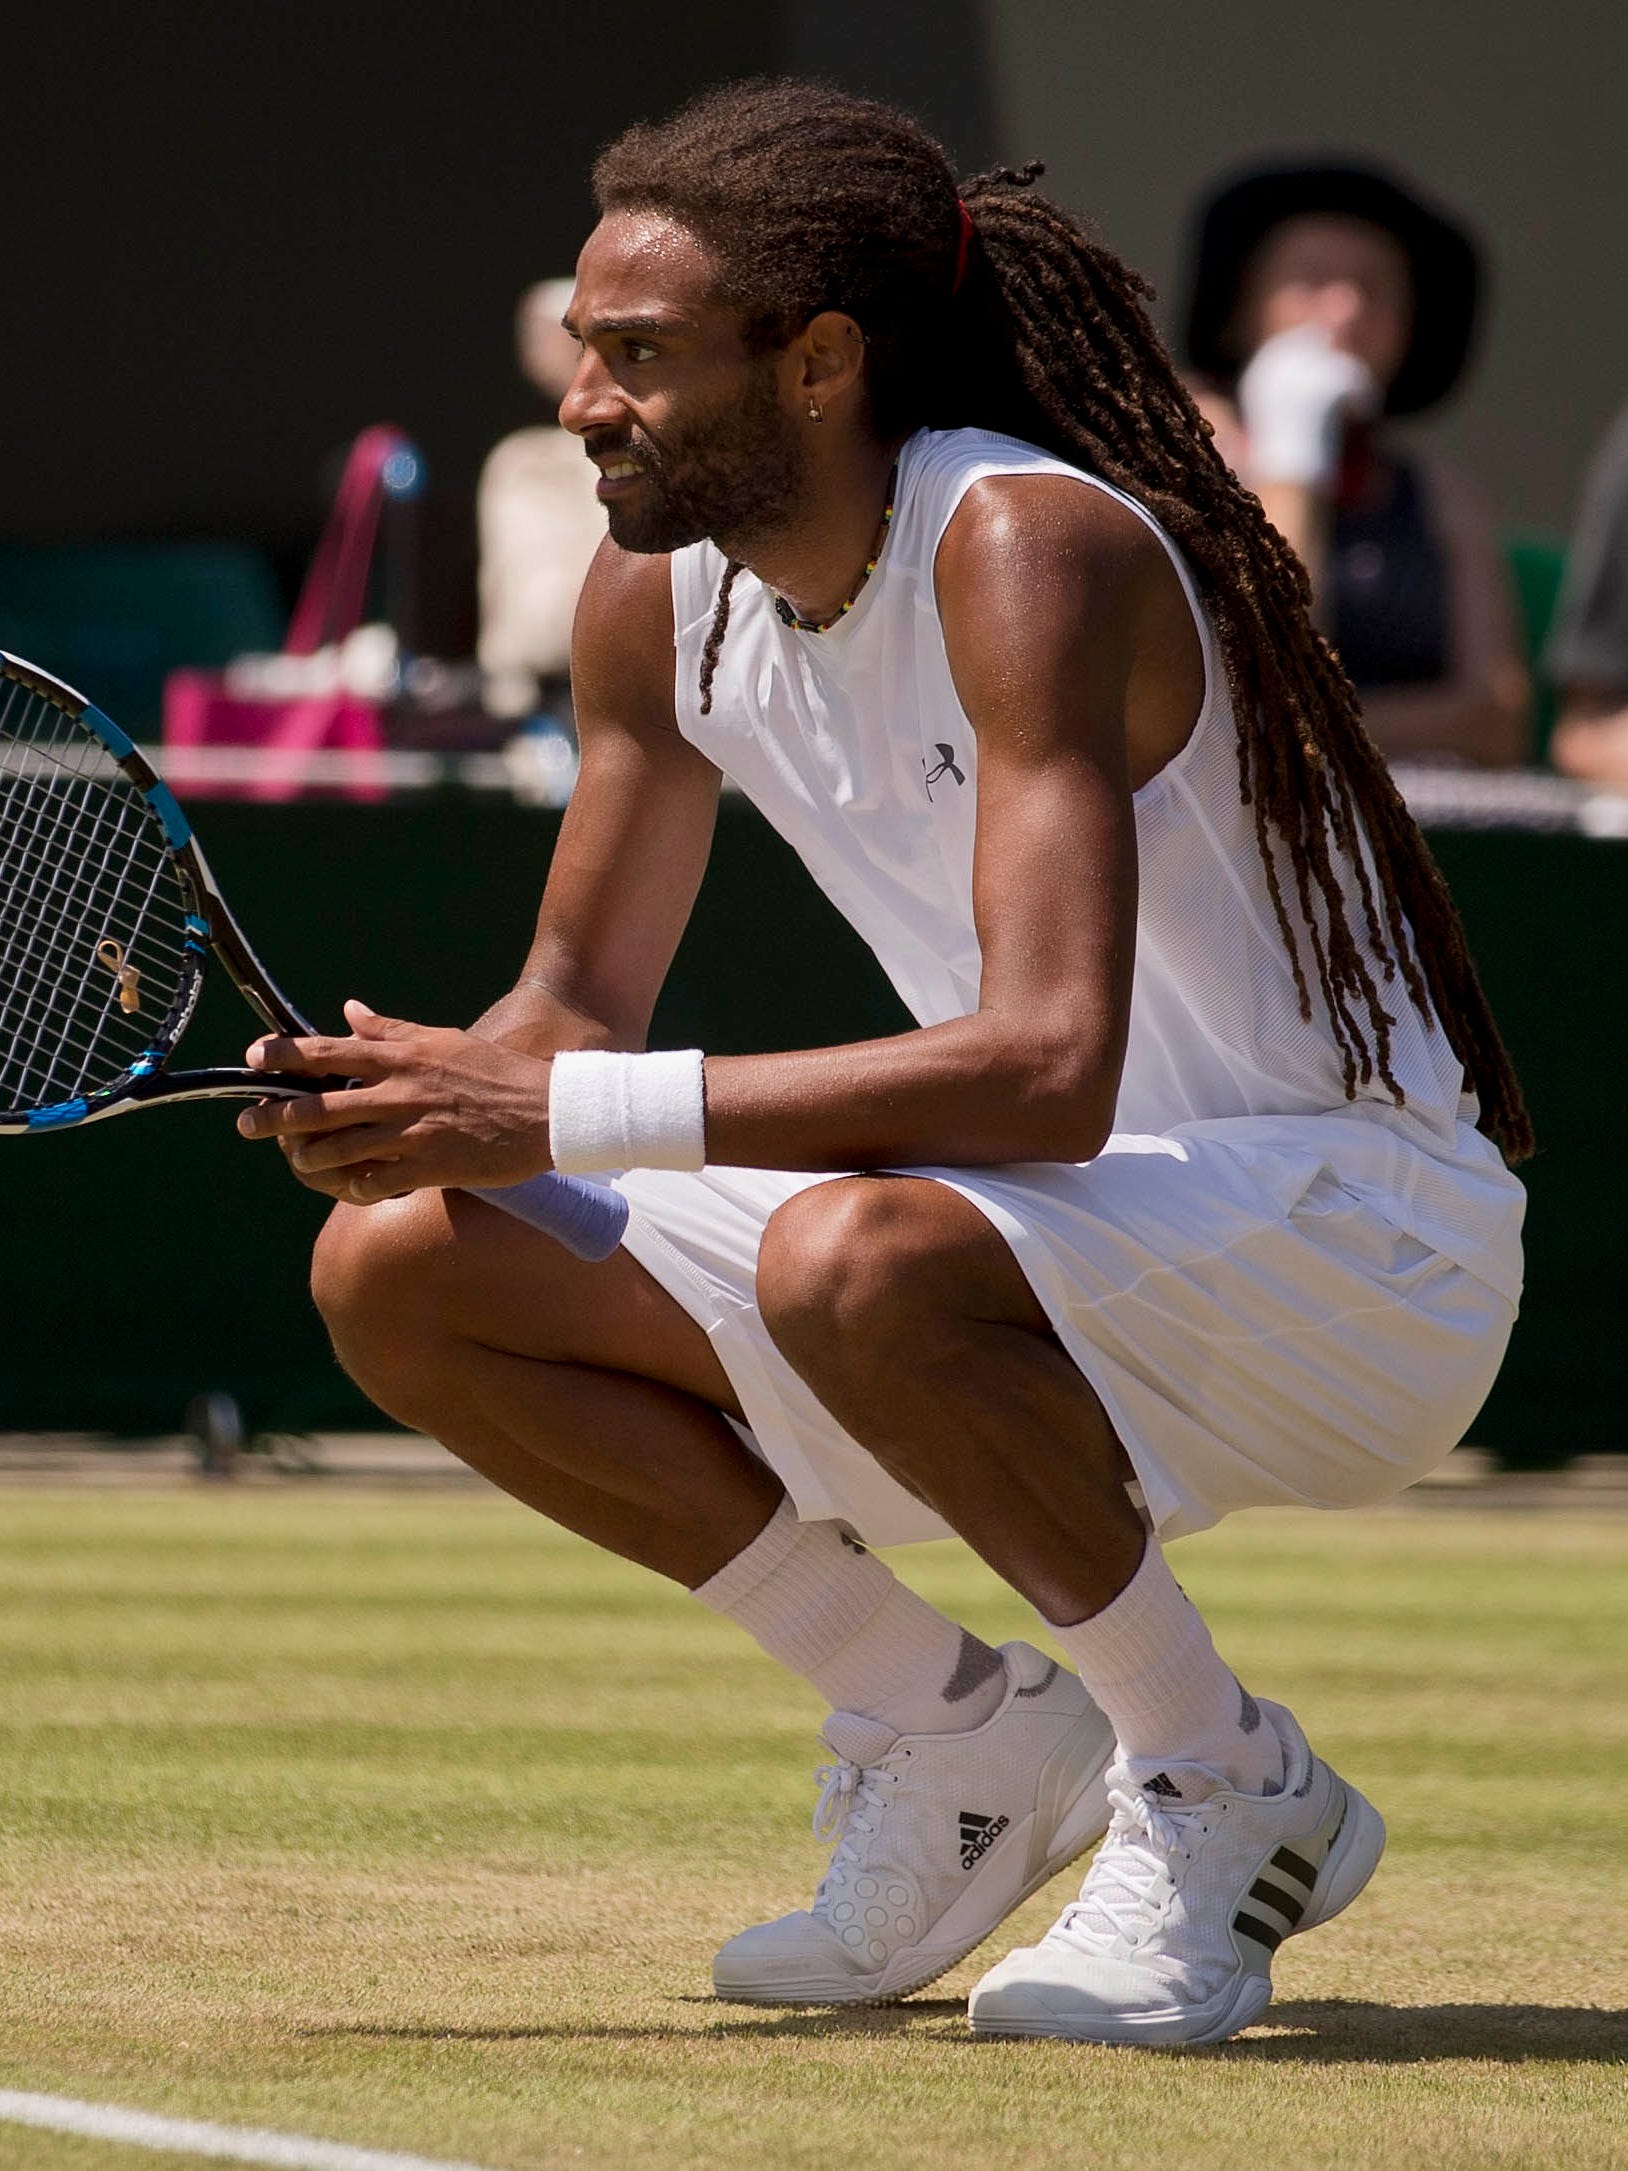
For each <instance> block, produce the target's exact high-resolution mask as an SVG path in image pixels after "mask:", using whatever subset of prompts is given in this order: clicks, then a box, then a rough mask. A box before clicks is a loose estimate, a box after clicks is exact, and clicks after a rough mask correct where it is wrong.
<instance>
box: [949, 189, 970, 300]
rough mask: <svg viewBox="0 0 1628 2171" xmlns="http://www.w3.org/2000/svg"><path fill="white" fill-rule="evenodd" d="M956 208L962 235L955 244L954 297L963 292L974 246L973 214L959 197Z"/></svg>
mask: <svg viewBox="0 0 1628 2171" xmlns="http://www.w3.org/2000/svg"><path fill="white" fill-rule="evenodd" d="M955 208H956V210H957V211H958V212H959V214H960V217H961V233H960V238H959V239H958V240H957V242H956V244H955V277H954V279H952V280H951V282H950V293H951V296H952V297H953V296H955V295H957V294H959V293H960V291H961V282H962V280H963V279H964V278H965V277H966V275H967V251H968V249H970V248H971V246H972V213H971V212H970V211H969V210H968V209H967V207H966V205H965V204H964V203H963V202H962V201H961V199H960V197H959V196H957V198H956V199H955Z"/></svg>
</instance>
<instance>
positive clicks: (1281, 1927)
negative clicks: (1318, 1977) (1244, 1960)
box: [1232, 1847, 1317, 1952]
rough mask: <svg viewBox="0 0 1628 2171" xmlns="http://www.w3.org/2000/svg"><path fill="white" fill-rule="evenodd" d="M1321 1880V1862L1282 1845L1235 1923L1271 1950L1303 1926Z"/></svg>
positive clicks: (1243, 1933) (1257, 1880) (1250, 1894)
mask: <svg viewBox="0 0 1628 2171" xmlns="http://www.w3.org/2000/svg"><path fill="white" fill-rule="evenodd" d="M1316 1883H1317V1865H1316V1864H1315V1863H1314V1862H1308V1861H1307V1860H1306V1857H1305V1856H1304V1855H1303V1854H1296V1852H1295V1851H1294V1849H1293V1848H1292V1847H1279V1848H1278V1849H1277V1851H1276V1853H1274V1854H1273V1855H1272V1856H1271V1857H1270V1858H1269V1860H1268V1861H1267V1862H1266V1863H1265V1864H1264V1865H1263V1867H1262V1869H1261V1873H1260V1875H1259V1876H1258V1877H1257V1878H1256V1879H1255V1882H1254V1883H1253V1884H1252V1885H1251V1886H1250V1888H1249V1890H1248V1892H1247V1893H1246V1894H1245V1896H1244V1900H1243V1902H1242V1904H1241V1905H1240V1907H1239V1909H1238V1912H1237V1913H1236V1914H1235V1915H1234V1916H1233V1918H1232V1926H1233V1928H1234V1929H1235V1930H1237V1931H1238V1932H1239V1934H1240V1935H1241V1936H1243V1937H1248V1938H1253V1939H1254V1941H1255V1943H1256V1944H1257V1945H1263V1946H1264V1947H1265V1948H1266V1950H1267V1951H1268V1952H1276V1951H1277V1949H1278V1947H1279V1945H1281V1944H1282V1942H1283V1940H1284V1939H1285V1938H1286V1937H1288V1936H1289V1935H1290V1934H1291V1933H1292V1932H1293V1931H1294V1930H1296V1929H1298V1928H1299V1926H1300V1918H1301V1916H1302V1915H1303V1914H1304V1913H1305V1912H1306V1908H1307V1905H1308V1903H1309V1902H1310V1900H1311V1896H1312V1891H1313V1888H1314V1887H1315V1885H1316Z"/></svg>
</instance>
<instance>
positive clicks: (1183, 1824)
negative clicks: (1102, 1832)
mask: <svg viewBox="0 0 1628 2171" xmlns="http://www.w3.org/2000/svg"><path fill="white" fill-rule="evenodd" d="M1108 1799H1109V1801H1110V1802H1111V1803H1112V1805H1113V1812H1114V1814H1113V1821H1112V1823H1110V1825H1109V1826H1108V1836H1107V1838H1106V1839H1105V1840H1104V1841H1103V1844H1102V1847H1101V1849H1100V1851H1099V1852H1098V1854H1097V1858H1096V1860H1095V1861H1094V1862H1093V1863H1092V1865H1091V1868H1090V1870H1089V1872H1088V1873H1087V1875H1086V1880H1085V1883H1084V1884H1083V1885H1082V1886H1081V1888H1080V1896H1079V1898H1078V1900H1076V1902H1075V1903H1074V1905H1073V1906H1072V1907H1070V1908H1068V1909H1066V1910H1065V1912H1064V1914H1063V1917H1062V1920H1061V1921H1060V1922H1058V1923H1057V1924H1056V1925H1055V1927H1054V1928H1053V1929H1052V1931H1051V1932H1050V1934H1051V1935H1052V1936H1053V1937H1062V1938H1065V1939H1066V1940H1067V1941H1068V1942H1069V1943H1070V1944H1074V1945H1078V1946H1080V1947H1081V1948H1082V1949H1083V1950H1084V1951H1086V1952H1092V1953H1096V1952H1102V1951H1105V1950H1106V1949H1107V1947H1108V1946H1110V1945H1111V1944H1112V1943H1113V1941H1114V1940H1115V1938H1117V1937H1120V1936H1122V1935H1123V1934H1124V1933H1125V1932H1126V1931H1127V1930H1131V1929H1134V1928H1135V1926H1136V1923H1137V1921H1138V1919H1139V1918H1140V1916H1141V1915H1142V1913H1143V1911H1144V1909H1145V1908H1146V1905H1147V1899H1148V1893H1149V1889H1150V1887H1151V1886H1152V1885H1153V1883H1154V1881H1155V1880H1156V1879H1157V1878H1158V1877H1159V1876H1161V1875H1162V1874H1163V1873H1164V1870H1165V1867H1166V1864H1167V1862H1168V1860H1169V1858H1170V1856H1171V1855H1173V1854H1181V1853H1184V1852H1186V1850H1187V1841H1188V1835H1189V1833H1190V1832H1191V1831H1192V1829H1193V1828H1194V1826H1197V1825H1202V1823H1203V1820H1204V1814H1205V1812H1204V1807H1203V1805H1202V1803H1201V1804H1198V1805H1197V1806H1195V1807H1193V1808H1191V1809H1180V1808H1172V1807H1171V1806H1170V1805H1169V1804H1168V1803H1160V1802H1158V1801H1155V1800H1154V1798H1153V1797H1152V1796H1151V1795H1148V1794H1144V1793H1142V1791H1141V1790H1140V1789H1139V1788H1138V1789H1137V1790H1136V1791H1134V1792H1132V1791H1131V1790H1129V1789H1128V1788H1124V1787H1110V1788H1109V1789H1108Z"/></svg>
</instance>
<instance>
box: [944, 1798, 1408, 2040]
mask: <svg viewBox="0 0 1628 2171" xmlns="http://www.w3.org/2000/svg"><path fill="white" fill-rule="evenodd" d="M1340 1785H1341V1786H1342V1787H1343V1788H1344V1791H1345V1813H1344V1815H1343V1816H1342V1818H1341V1819H1340V1828H1339V1831H1338V1832H1337V1834H1336V1835H1335V1839H1334V1843H1333V1845H1332V1846H1331V1847H1330V1848H1329V1851H1328V1856H1327V1859H1326V1860H1325V1861H1324V1863H1323V1867H1322V1869H1321V1871H1320V1872H1319V1873H1318V1878H1317V1882H1316V1883H1315V1884H1314V1885H1313V1887H1312V1891H1311V1898H1310V1900H1309V1901H1308V1902H1307V1906H1306V1912H1305V1914H1304V1915H1303V1916H1302V1917H1301V1920H1300V1923H1299V1925H1298V1927H1297V1928H1296V1929H1295V1930H1294V1931H1292V1932H1291V1933H1289V1934H1290V1935H1292V1936H1296V1937H1298V1936H1300V1935H1302V1934H1303V1933H1304V1932H1305V1931H1307V1930H1315V1929H1317V1928H1319V1927H1320V1926H1321V1925H1322V1924H1323V1923H1325V1922H1329V1921H1332V1920H1333V1918H1334V1916H1336V1915H1338V1914H1340V1913H1342V1912H1343V1910H1344V1909H1346V1908H1347V1907H1349V1906H1350V1905H1351V1902H1352V1901H1353V1900H1354V1899H1355V1898H1356V1897H1357V1895H1358V1894H1359V1893H1360V1892H1361V1891H1362V1889H1363V1887H1364V1886H1365V1885H1366V1884H1367V1882H1368V1880H1369V1878H1370V1877H1372V1876H1373V1874H1374V1871H1375V1870H1376V1869H1377V1868H1378V1867H1379V1858H1380V1856H1381V1855H1382V1854H1383V1853H1384V1851H1385V1820H1384V1818H1383V1817H1382V1816H1381V1815H1380V1814H1379V1811H1378V1810H1377V1809H1376V1808H1375V1807H1374V1805H1373V1803H1372V1802H1370V1801H1369V1800H1368V1799H1367V1797H1366V1796H1365V1795H1362V1794H1359V1793H1358V1792H1357V1790H1356V1788H1355V1787H1353V1786H1349V1785H1347V1783H1346V1782H1345V1781H1344V1780H1343V1779H1342V1780H1341V1781H1340ZM1023 1997H1024V1992H1023V1990H1022V1988H1021V1987H1019V1986H1014V1987H1013V1990H1011V1991H1005V1990H999V1991H994V1992H992V1993H990V1997H989V2000H988V2002H987V2003H986V2006H985V2009H984V2010H983V2011H982V2012H979V2011H977V2010H975V2009H972V2008H969V2010H968V2014H967V2021H968V2025H969V2026H970V2028H971V2030H972V2033H973V2034H974V2035H1016V2036H1049V2037H1052V2038H1060V2039H1061V2040H1063V2041H1065V2042H1070V2043H1119V2044H1123V2043H1141V2044H1145V2045H1146V2046H1147V2047H1149V2048H1150V2049H1152V2048H1157V2047H1159V2046H1161V2045H1162V2046H1165V2047H1174V2048H1181V2047H1183V2046H1196V2045H1199V2044H1203V2043H1224V2042H1225V2041H1226V2040H1227V2038H1228V2037H1229V2036H1234V2035H1237V2034H1238V2033H1239V2032H1240V2031H1241V2030H1242V2029H1244V2028H1247V2027H1250V2026H1252V2025H1253V2023H1254V2022H1255V2021H1257V2020H1259V2018H1260V2017H1261V2015H1262V2013H1264V2012H1265V2010H1266V2008H1267V2007H1268V2006H1269V2005H1270V2004H1271V2002H1272V1978H1271V1976H1270V1975H1269V1974H1266V1975H1258V1974H1253V1973H1248V1972H1244V1971H1240V1973H1239V1974H1238V1975H1237V1976H1235V1977H1234V1978H1233V1980H1232V1981H1231V1982H1230V1983H1228V1984H1227V1985H1226V1986H1225V1988H1224V1989H1222V1990H1221V1991H1219V1992H1218V1993H1217V1994H1216V1996H1215V1997H1214V1998H1213V1999H1212V2000H1211V2001H1210V2003H1209V2004H1208V2005H1207V2006H1200V2007H1198V2008H1196V2009H1195V2010H1189V2011H1185V2012H1180V2013H1163V2014H1152V2015H1149V2016H1148V2017H1147V2018H1146V2019H1143V2020H1139V2019H1135V2018H1132V2017H1131V2016H1129V2015H1124V2014H1121V2015H1112V2014H1107V2013H1092V2014H1082V2015H1081V2016H1080V2017H1079V2018H1078V2019H1077V2020H1071V2019H1070V2017H1069V2016H1068V2015H1067V2014H1066V2013H1058V2012H1054V2011H1053V2010H1051V2008H1049V2007H1047V2006H1045V2005H1043V2004H1041V2003H1040V2002H1039V2001H1038V2000H1036V2003H1035V2006H1034V2008H1033V2010H1031V2011H1025V2010H1024V2009H1023ZM996 1999H1005V2000H1006V2001H1007V2003H1008V2008H1009V2009H1008V2010H1007V2011H1004V2012H1002V2011H1000V2010H999V2009H996V2010H993V2011H992V2010H990V2009H989V2007H990V2006H991V2005H993V2004H994V2001H995V2000H996Z"/></svg>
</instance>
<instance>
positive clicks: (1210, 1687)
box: [1047, 1538, 1283, 1794]
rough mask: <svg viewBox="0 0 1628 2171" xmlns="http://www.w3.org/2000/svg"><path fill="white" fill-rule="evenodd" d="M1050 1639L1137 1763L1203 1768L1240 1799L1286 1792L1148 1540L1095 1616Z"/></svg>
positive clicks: (1273, 1751) (1252, 1718)
mask: <svg viewBox="0 0 1628 2171" xmlns="http://www.w3.org/2000/svg"><path fill="white" fill-rule="evenodd" d="M1047 1626H1048V1627H1050V1628H1051V1632H1052V1634H1053V1635H1054V1636H1055V1637H1056V1638H1057V1641H1058V1642H1059V1643H1060V1644H1061V1645H1062V1647H1063V1649H1064V1650H1065V1651H1066V1652H1067V1653H1068V1655H1069V1658H1070V1659H1071V1660H1072V1661H1073V1663H1074V1665H1075V1667H1076V1669H1077V1670H1078V1672H1079V1676H1080V1679H1081V1680H1082V1681H1083V1682H1084V1683H1085V1685H1086V1687H1087V1688H1088V1689H1089V1690H1090V1692H1091V1694H1092V1696H1093V1697H1094V1698H1095V1699H1096V1701H1097V1703H1098V1704H1100V1705H1101V1707H1102V1709H1103V1711H1104V1712H1105V1713H1106V1714H1107V1716H1108V1718H1109V1719H1110V1720H1111V1722H1112V1724H1113V1729H1114V1733H1115V1735H1116V1736H1117V1737H1118V1741H1119V1747H1120V1751H1121V1753H1122V1754H1123V1755H1125V1756H1127V1757H1135V1758H1136V1759H1137V1760H1138V1761H1141V1760H1143V1759H1148V1760H1150V1761H1156V1762H1159V1763H1171V1764H1207V1765H1208V1766H1209V1767H1210V1768H1211V1769H1212V1770H1213V1771H1218V1772H1220V1773H1221V1775H1222V1777H1223V1778H1225V1779H1226V1780H1227V1781H1228V1782H1229V1784H1231V1785H1232V1786H1234V1787H1236V1788H1237V1789H1238V1790H1239V1791H1240V1792H1241V1793H1245V1794H1274V1793H1276V1792H1277V1791H1278V1789H1279V1788H1280V1787H1281V1786H1282V1784H1283V1750H1282V1747H1281V1745H1280V1744H1279V1742H1278V1738H1277V1735H1276V1733H1275V1732H1274V1731H1273V1729H1272V1728H1271V1727H1270V1726H1269V1725H1268V1724H1267V1723H1266V1722H1265V1721H1264V1720H1263V1719H1262V1717H1261V1713H1260V1707H1259V1706H1258V1705H1257V1703H1256V1702H1255V1699H1254V1697H1253V1696H1251V1695H1249V1694H1248V1692H1247V1691H1246V1690H1244V1689H1243V1688H1241V1687H1240V1686H1239V1684H1238V1679H1237V1676H1236V1675H1235V1674H1234V1673H1233V1672H1232V1670H1231V1669H1230V1667H1228V1666H1227V1665H1225V1664H1224V1663H1223V1661H1222V1660H1221V1658H1220V1657H1219V1656H1218V1655H1217V1652H1216V1648H1215V1645H1214V1644H1213V1643H1212V1642H1211V1641H1210V1632H1209V1630H1208V1629H1207V1628H1206V1627H1205V1625H1204V1622H1203V1618H1202V1616H1201V1615H1200V1613H1199V1611H1198V1608H1197V1607H1196V1606H1195V1605H1194V1604H1193V1603H1192V1601H1191V1599H1189V1598H1188V1597H1187V1595H1186V1593H1185V1592H1184V1591H1183V1589H1182V1587H1181V1585H1180V1584H1179V1583H1178V1582H1177V1581H1176V1579H1175V1577H1174V1576H1173V1575H1172V1574H1171V1573H1170V1569H1169V1567H1168V1565H1167V1564H1166V1561H1165V1557H1164V1554H1163V1553H1162V1552H1161V1551H1160V1549H1159V1545H1158V1542H1157V1540H1155V1539H1153V1538H1149V1540H1148V1543H1147V1551H1146V1552H1145V1553H1144V1554H1143V1555H1142V1563H1141V1566H1140V1567H1139V1568H1138V1569H1137V1571H1136V1573H1135V1575H1133V1576H1132V1577H1131V1579H1130V1581H1129V1582H1128V1583H1127V1584H1126V1586H1125V1588H1124V1589H1123V1590H1122V1591H1121V1592H1120V1594H1119V1596H1118V1597H1117V1598H1115V1599H1114V1600H1113V1601H1112V1602H1111V1603H1110V1604H1108V1605H1106V1606H1104V1607H1103V1609H1102V1611H1101V1612H1100V1613H1094V1614H1093V1615H1092V1616H1091V1618H1090V1619H1089V1620H1088V1621H1079V1622H1076V1623H1075V1624H1074V1626H1072V1627H1070V1628H1057V1627H1055V1626H1053V1625H1052V1624H1051V1623H1050V1622H1048V1623H1047Z"/></svg>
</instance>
